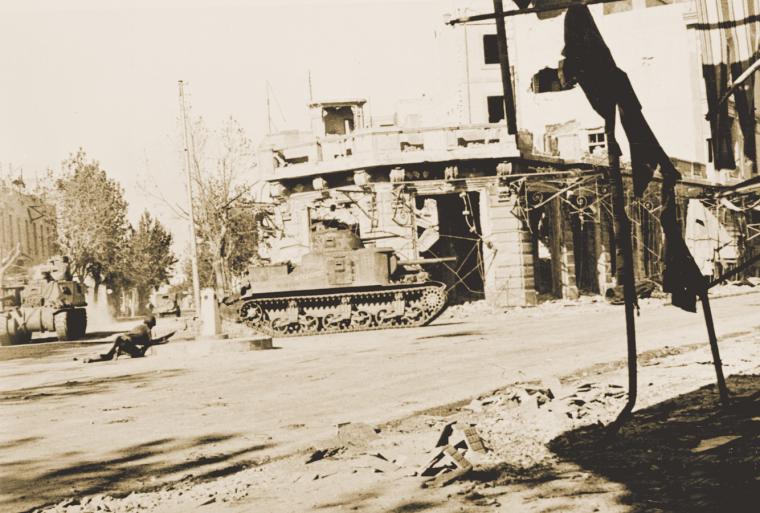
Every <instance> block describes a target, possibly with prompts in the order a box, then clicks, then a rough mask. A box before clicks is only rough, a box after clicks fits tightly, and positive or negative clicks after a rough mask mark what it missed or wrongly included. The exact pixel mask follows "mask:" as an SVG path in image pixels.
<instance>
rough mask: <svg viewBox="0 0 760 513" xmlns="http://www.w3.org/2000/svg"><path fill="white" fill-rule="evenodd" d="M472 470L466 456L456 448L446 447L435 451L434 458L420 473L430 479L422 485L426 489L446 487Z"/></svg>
mask: <svg viewBox="0 0 760 513" xmlns="http://www.w3.org/2000/svg"><path fill="white" fill-rule="evenodd" d="M471 470H472V463H470V462H469V461H468V460H467V458H465V457H464V454H462V452H460V450H459V449H457V448H456V447H452V446H451V445H445V446H444V447H439V448H436V450H435V451H433V457H432V459H431V460H430V462H428V464H427V465H425V466H424V467H423V469H422V470H421V472H420V475H421V476H422V477H430V478H432V479H428V480H426V481H424V482H423V483H422V486H423V487H425V488H434V487H440V486H446V485H447V484H449V483H451V482H453V481H455V480H457V479H459V478H461V477H463V476H465V475H466V474H467V473H468V472H470V471H471Z"/></svg>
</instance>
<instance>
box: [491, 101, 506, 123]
mask: <svg viewBox="0 0 760 513" xmlns="http://www.w3.org/2000/svg"><path fill="white" fill-rule="evenodd" d="M504 119H505V116H504V96H503V95H501V96H489V97H488V122H489V123H500V122H502V121H504Z"/></svg>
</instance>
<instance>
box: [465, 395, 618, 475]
mask: <svg viewBox="0 0 760 513" xmlns="http://www.w3.org/2000/svg"><path fill="white" fill-rule="evenodd" d="M625 400H626V392H625V389H624V388H623V387H621V386H620V385H616V384H599V383H583V384H580V385H577V386H573V387H566V386H562V385H561V384H560V383H559V381H556V382H555V383H552V384H551V385H549V384H547V383H537V384H530V383H529V384H521V385H515V386H512V387H509V388H508V389H505V390H501V391H499V392H497V393H495V394H493V395H489V396H484V397H480V398H478V399H475V400H473V401H472V402H471V403H470V404H469V405H468V406H466V407H465V410H469V411H471V412H473V413H477V414H478V430H479V432H480V434H481V436H482V437H483V439H484V440H485V443H486V445H487V446H488V447H489V448H490V449H491V450H492V453H491V459H492V460H493V461H494V462H497V461H498V462H503V463H506V464H508V465H510V466H512V467H516V468H521V469H529V468H532V467H535V466H540V465H544V464H547V463H549V462H550V461H552V459H553V456H552V454H551V452H550V451H549V449H548V448H547V447H546V444H547V443H548V442H549V441H550V440H552V439H553V438H554V437H556V436H557V435H559V434H560V433H562V432H564V431H566V430H569V429H574V428H577V427H580V426H582V425H588V424H594V423H599V422H603V423H606V422H609V421H610V420H612V419H613V418H614V417H615V415H616V414H617V413H618V412H619V411H620V409H621V408H622V406H623V404H624V403H625Z"/></svg>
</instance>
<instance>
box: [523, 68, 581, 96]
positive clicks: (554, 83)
mask: <svg viewBox="0 0 760 513" xmlns="http://www.w3.org/2000/svg"><path fill="white" fill-rule="evenodd" d="M530 88H531V90H532V91H533V92H534V93H550V92H554V91H564V90H567V89H572V87H562V82H561V81H560V79H559V70H558V69H557V68H549V67H546V68H544V69H541V70H538V73H536V74H535V75H533V79H532V80H531V87H530Z"/></svg>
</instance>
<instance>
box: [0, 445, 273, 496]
mask: <svg viewBox="0 0 760 513" xmlns="http://www.w3.org/2000/svg"><path fill="white" fill-rule="evenodd" d="M236 436H237V435H235V434H213V435H207V436H202V437H197V438H192V439H188V440H184V441H182V440H176V439H172V438H161V439H156V440H153V441H150V442H147V443H141V444H137V445H132V446H128V447H123V448H120V449H118V450H114V451H111V452H110V453H107V454H106V455H105V456H104V457H103V458H99V459H97V460H90V459H82V460H80V461H75V462H71V460H70V459H69V460H68V461H69V462H70V463H67V464H63V465H60V466H58V468H55V465H53V469H52V470H51V460H50V458H48V459H45V461H42V460H39V461H37V460H35V461H29V460H25V461H16V462H11V463H10V464H8V465H7V468H8V469H12V472H10V473H9V474H10V475H7V476H5V477H4V478H3V480H2V481H1V482H0V494H1V495H2V496H3V499H2V500H0V510H3V511H10V510H13V511H20V510H22V508H23V509H25V510H27V511H31V510H33V509H35V508H37V507H40V506H42V505H45V504H51V503H55V502H58V501H60V500H62V499H64V498H66V497H67V496H72V495H73V496H77V497H82V496H86V495H91V494H95V493H108V494H111V495H122V494H126V493H129V492H130V491H134V490H140V491H143V490H145V489H150V488H152V487H157V486H160V485H161V484H165V483H167V482H172V481H178V480H183V479H192V480H193V481H205V480H209V479H215V478H219V477H223V476H226V475H230V474H233V473H235V472H239V471H240V470H243V469H245V468H247V467H250V466H256V465H258V464H259V462H258V461H257V460H255V459H253V455H254V454H255V453H257V452H259V451H263V450H265V449H268V448H270V447H273V446H275V445H276V444H274V443H262V444H256V445H250V446H248V447H244V448H241V449H237V450H234V451H219V452H218V453H216V454H212V455H208V454H205V455H200V456H199V455H198V453H199V452H204V451H203V450H202V448H203V447H204V446H209V445H210V444H216V443H220V442H225V441H228V440H230V439H233V438H235V437H236ZM180 451H181V452H183V453H185V454H179V455H178V454H176V453H178V452H180ZM208 451H213V448H210V449H207V451H205V452H208ZM54 457H55V456H54V455H51V458H54ZM41 469H45V470H41ZM6 508H8V509H6Z"/></svg>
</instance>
